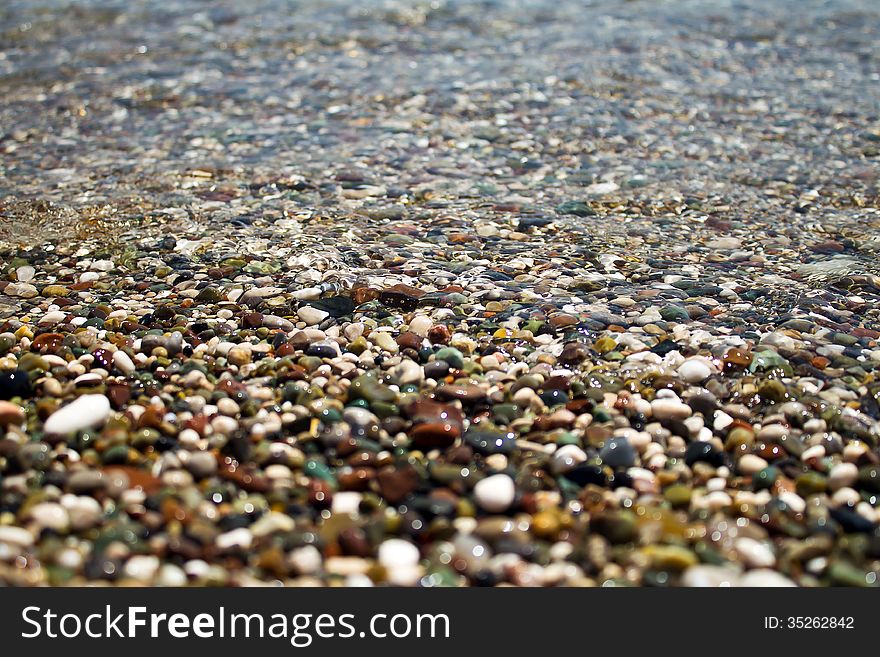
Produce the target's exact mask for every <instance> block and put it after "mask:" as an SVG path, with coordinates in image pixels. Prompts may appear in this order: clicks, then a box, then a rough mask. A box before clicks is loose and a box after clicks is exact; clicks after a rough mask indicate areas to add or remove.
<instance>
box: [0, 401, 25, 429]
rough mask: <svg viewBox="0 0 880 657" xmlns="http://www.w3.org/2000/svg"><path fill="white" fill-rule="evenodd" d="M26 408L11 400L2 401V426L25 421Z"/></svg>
mask: <svg viewBox="0 0 880 657" xmlns="http://www.w3.org/2000/svg"><path fill="white" fill-rule="evenodd" d="M24 417H25V415H24V409H23V408H22V407H21V406H19V405H18V404H13V403H12V402H9V401H0V427H7V426H9V425H10V424H15V425H18V424H21V423H22V422H24Z"/></svg>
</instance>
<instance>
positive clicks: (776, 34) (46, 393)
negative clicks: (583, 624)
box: [0, 0, 880, 587]
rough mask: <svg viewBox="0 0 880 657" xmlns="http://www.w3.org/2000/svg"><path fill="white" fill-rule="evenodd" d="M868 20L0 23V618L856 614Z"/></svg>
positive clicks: (737, 15) (96, 16)
mask: <svg viewBox="0 0 880 657" xmlns="http://www.w3.org/2000/svg"><path fill="white" fill-rule="evenodd" d="M878 156H880V5H877V4H876V3H871V2H858V1H856V0H835V1H819V0H803V1H798V2H795V1H794V0H764V1H761V2H758V1H756V0H741V1H736V2H732V1H728V0H719V1H718V2H697V1H694V0H680V1H676V2H671V1H670V2H665V1H660V0H633V1H628V2H624V1H612V0H597V1H595V2H568V1H561V2H548V1H547V0H528V1H518V0H486V1H480V2H464V1H457V0H455V1H453V0H439V1H435V2H418V1H413V2H403V1H398V0H366V1H364V2H359V3H349V2H341V1H335V0H321V1H317V0H304V1H302V2H282V1H280V0H260V1H254V2H248V3H240V2H212V3H203V2H183V1H181V0H169V1H168V2H162V3H154V2H146V1H126V2H122V1H117V0H112V1H110V2H76V3H72V2H60V1H57V0H27V1H22V0H12V1H11V2H5V3H3V6H2V7H0V583H3V584H6V585H11V586H47V585H48V586H77V585H79V586H82V585H102V586H262V585H268V586H273V585H274V586H278V585H285V586H389V585H390V586H419V587H440V586H455V587H468V586H529V587H531V586H566V587H568V586H591V587H598V586H606V587H608V586H614V587H623V586H653V587H664V586H802V587H817V586H877V585H878V582H877V580H878V574H880V306H878V300H880V260H878V258H880V210H878V208H880V193H878V173H880V167H878V164H880V161H878Z"/></svg>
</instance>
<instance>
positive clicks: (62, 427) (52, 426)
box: [43, 395, 110, 434]
mask: <svg viewBox="0 0 880 657" xmlns="http://www.w3.org/2000/svg"><path fill="white" fill-rule="evenodd" d="M109 415H110V401H109V400H108V399H107V398H106V397H105V396H104V395H83V396H81V397H78V398H77V399H75V400H74V401H72V402H71V403H70V404H68V405H67V406H62V407H61V408H59V409H58V410H57V411H55V412H54V413H52V415H50V416H49V418H48V419H47V420H46V423H45V424H44V425H43V431H45V433H47V434H66V433H73V432H74V431H80V430H82V429H89V428H93V427H97V426H100V425H101V424H103V423H104V421H105V420H106V419H107V417H108V416H109Z"/></svg>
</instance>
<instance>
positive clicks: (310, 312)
mask: <svg viewBox="0 0 880 657" xmlns="http://www.w3.org/2000/svg"><path fill="white" fill-rule="evenodd" d="M296 314H297V317H299V318H300V319H301V320H302V321H303V322H305V323H306V326H315V325H316V324H320V323H321V322H323V321H324V320H325V319H327V318H328V317H329V316H330V313H328V312H327V311H326V310H320V309H318V308H313V307H311V306H302V307H301V308H298V309H297V311H296Z"/></svg>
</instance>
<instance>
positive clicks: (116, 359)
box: [113, 349, 135, 374]
mask: <svg viewBox="0 0 880 657" xmlns="http://www.w3.org/2000/svg"><path fill="white" fill-rule="evenodd" d="M113 364H114V365H116V367H117V368H119V371H120V372H122V373H123V374H131V373H132V372H134V371H135V366H134V362H132V360H131V357H129V355H128V354H127V353H125V352H124V351H122V350H121V349H120V350H119V351H116V352H114V353H113Z"/></svg>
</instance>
